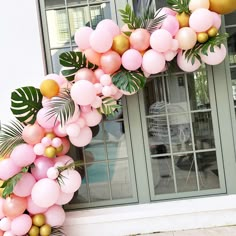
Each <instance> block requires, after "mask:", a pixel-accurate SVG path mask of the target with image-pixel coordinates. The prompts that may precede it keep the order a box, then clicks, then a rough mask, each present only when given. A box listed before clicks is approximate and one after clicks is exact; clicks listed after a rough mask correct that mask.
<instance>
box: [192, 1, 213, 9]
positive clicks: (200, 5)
mask: <svg viewBox="0 0 236 236" xmlns="http://www.w3.org/2000/svg"><path fill="white" fill-rule="evenodd" d="M209 7H210V2H209V0H190V2H189V10H190V11H192V12H193V11H195V10H197V9H199V8H206V9H209Z"/></svg>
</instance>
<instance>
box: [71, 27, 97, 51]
mask: <svg viewBox="0 0 236 236" xmlns="http://www.w3.org/2000/svg"><path fill="white" fill-rule="evenodd" d="M92 32H93V29H92V28H90V27H88V26H84V27H80V28H79V29H78V30H77V31H76V32H75V42H76V44H77V45H78V47H79V48H80V49H82V50H85V49H87V48H89V47H90V44H89V37H90V35H91V33H92Z"/></svg>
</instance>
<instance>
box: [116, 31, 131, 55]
mask: <svg viewBox="0 0 236 236" xmlns="http://www.w3.org/2000/svg"><path fill="white" fill-rule="evenodd" d="M129 47H130V43H129V38H127V37H126V36H125V35H123V34H119V35H117V36H115V37H114V39H113V44H112V50H113V51H115V52H117V53H119V54H120V55H122V54H123V53H124V52H125V51H127V50H128V49H129Z"/></svg>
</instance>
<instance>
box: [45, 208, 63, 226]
mask: <svg viewBox="0 0 236 236" xmlns="http://www.w3.org/2000/svg"><path fill="white" fill-rule="evenodd" d="M44 215H45V217H46V223H47V224H49V225H51V226H52V227H54V226H62V225H63V223H64V221H65V219H66V214H65V211H64V210H63V208H62V207H61V206H58V205H53V206H51V207H49V208H48V210H47V211H46V212H45V213H44Z"/></svg>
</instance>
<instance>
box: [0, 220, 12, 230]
mask: <svg viewBox="0 0 236 236" xmlns="http://www.w3.org/2000/svg"><path fill="white" fill-rule="evenodd" d="M0 229H1V230H3V231H8V230H10V229H11V220H10V218H8V217H4V218H2V219H1V221H0Z"/></svg>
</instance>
